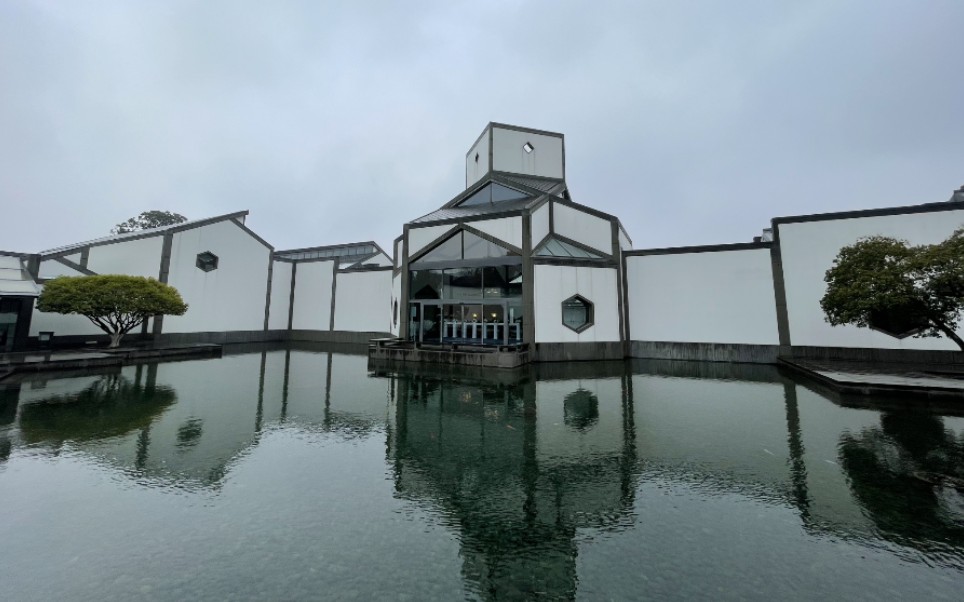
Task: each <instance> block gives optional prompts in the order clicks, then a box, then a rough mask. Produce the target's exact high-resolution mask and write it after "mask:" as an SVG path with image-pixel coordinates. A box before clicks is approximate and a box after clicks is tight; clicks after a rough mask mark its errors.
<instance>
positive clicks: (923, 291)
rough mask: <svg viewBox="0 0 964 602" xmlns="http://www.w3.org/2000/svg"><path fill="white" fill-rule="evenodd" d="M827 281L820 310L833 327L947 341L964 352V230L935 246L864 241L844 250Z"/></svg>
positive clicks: (879, 238) (886, 239)
mask: <svg viewBox="0 0 964 602" xmlns="http://www.w3.org/2000/svg"><path fill="white" fill-rule="evenodd" d="M824 281H826V283H827V292H826V294H824V296H823V298H822V299H821V300H820V307H821V308H823V311H824V314H825V315H826V320H827V321H828V322H829V323H830V324H832V325H834V326H838V325H841V324H852V325H854V326H858V327H863V328H880V329H882V330H885V331H890V332H895V331H896V332H902V333H907V334H908V336H909V335H910V334H912V335H913V336H915V337H940V336H946V337H947V338H949V339H951V340H952V341H954V342H955V343H957V345H958V346H959V347H960V348H961V350H964V340H962V339H961V337H960V336H958V334H957V332H956V331H957V327H958V323H959V321H960V317H961V311H962V309H964V228H961V229H958V230H957V231H956V232H954V233H953V234H952V235H951V236H950V237H949V238H948V239H947V240H945V241H944V242H941V243H938V244H934V245H919V246H911V245H909V244H908V243H907V241H904V240H898V239H895V238H890V237H886V236H870V237H867V238H863V239H860V240H858V241H857V242H856V243H854V244H852V245H849V246H846V247H844V248H842V249H840V252H839V253H838V254H837V257H836V259H834V264H833V267H831V268H830V269H829V270H827V274H826V276H825V277H824ZM882 326H883V328H881V327H882Z"/></svg>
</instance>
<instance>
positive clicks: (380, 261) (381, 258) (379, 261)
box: [363, 253, 392, 268]
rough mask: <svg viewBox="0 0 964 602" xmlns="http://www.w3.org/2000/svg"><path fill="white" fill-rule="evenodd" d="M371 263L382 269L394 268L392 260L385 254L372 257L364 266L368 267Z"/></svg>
mask: <svg viewBox="0 0 964 602" xmlns="http://www.w3.org/2000/svg"><path fill="white" fill-rule="evenodd" d="M370 263H374V264H375V265H378V266H381V267H388V268H390V267H392V258H391V257H389V256H388V255H386V254H385V253H379V254H378V255H376V256H374V257H372V258H371V259H367V260H365V263H364V264H363V265H368V264H370Z"/></svg>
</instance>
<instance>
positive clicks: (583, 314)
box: [562, 295, 593, 332]
mask: <svg viewBox="0 0 964 602" xmlns="http://www.w3.org/2000/svg"><path fill="white" fill-rule="evenodd" d="M592 324H593V307H592V302H591V301H589V300H588V299H586V298H585V297H583V296H582V295H573V296H571V297H569V298H568V299H566V300H565V301H563V302H562V325H563V326H565V327H566V328H568V329H570V330H573V331H575V332H582V331H583V330H586V329H587V328H589V327H590V326H592Z"/></svg>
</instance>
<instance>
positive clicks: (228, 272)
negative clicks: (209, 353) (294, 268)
mask: <svg viewBox="0 0 964 602" xmlns="http://www.w3.org/2000/svg"><path fill="white" fill-rule="evenodd" d="M205 251H209V252H211V253H214V254H215V255H217V256H218V258H219V261H218V267H217V269H215V270H212V271H209V272H205V271H204V270H201V269H198V267H197V256H198V253H203V252H205ZM270 261H271V250H270V249H269V248H268V247H266V246H265V245H264V243H262V242H260V241H259V240H258V239H256V238H254V237H253V236H251V235H250V234H249V233H248V232H246V231H244V230H243V229H241V227H240V226H239V225H238V224H236V223H235V222H233V221H230V220H228V221H222V222H215V223H213V224H209V225H207V226H202V227H200V228H192V229H190V230H183V231H181V232H175V233H174V238H173V242H172V246H171V267H170V274H169V275H168V280H167V281H168V284H170V285H171V286H173V287H175V288H176V289H177V290H178V291H180V293H181V297H183V298H184V301H185V302H186V303H187V304H188V310H187V313H185V314H184V315H183V316H166V317H165V318H164V332H165V333H171V332H223V331H231V330H262V329H263V328H264V303H265V296H266V294H267V286H268V264H269V263H270Z"/></svg>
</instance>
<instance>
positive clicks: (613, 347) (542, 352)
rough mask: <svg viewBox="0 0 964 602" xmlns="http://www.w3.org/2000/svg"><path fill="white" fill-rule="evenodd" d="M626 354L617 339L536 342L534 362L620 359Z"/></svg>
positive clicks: (533, 355)
mask: <svg viewBox="0 0 964 602" xmlns="http://www.w3.org/2000/svg"><path fill="white" fill-rule="evenodd" d="M625 356H626V354H625V352H624V351H623V344H622V343H620V342H619V341H611V342H605V343H536V344H535V349H534V350H533V354H532V361H534V362H582V361H596V360H621V359H623V358H624V357H625Z"/></svg>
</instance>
